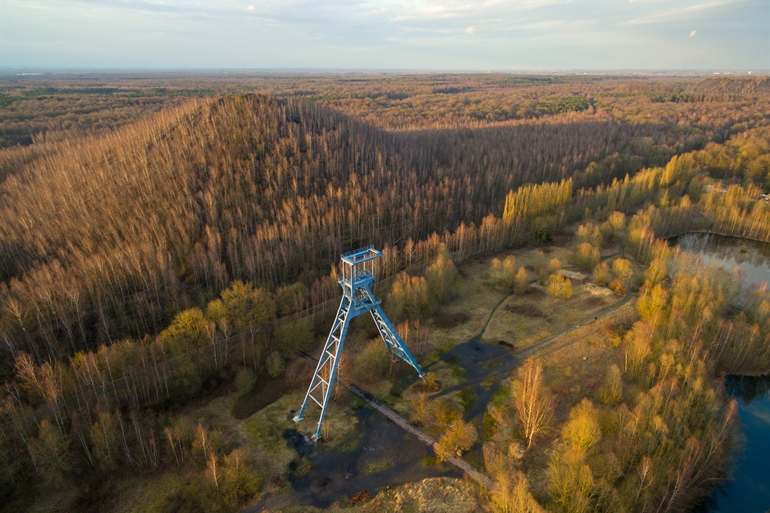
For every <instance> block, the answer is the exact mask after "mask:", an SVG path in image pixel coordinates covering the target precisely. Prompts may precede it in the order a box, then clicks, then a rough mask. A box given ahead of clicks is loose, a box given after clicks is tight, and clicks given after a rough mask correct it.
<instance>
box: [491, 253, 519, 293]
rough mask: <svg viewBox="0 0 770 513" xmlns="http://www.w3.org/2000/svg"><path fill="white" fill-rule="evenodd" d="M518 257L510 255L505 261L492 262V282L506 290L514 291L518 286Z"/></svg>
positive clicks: (495, 260) (496, 260) (494, 260)
mask: <svg viewBox="0 0 770 513" xmlns="http://www.w3.org/2000/svg"><path fill="white" fill-rule="evenodd" d="M515 266H516V257H515V256H513V255H508V256H507V257H505V260H502V261H501V260H499V259H497V258H495V259H493V260H492V273H491V274H492V281H493V282H494V284H495V285H500V286H502V287H503V288H504V289H505V290H512V289H513V288H514V286H515V285H516V267H515Z"/></svg>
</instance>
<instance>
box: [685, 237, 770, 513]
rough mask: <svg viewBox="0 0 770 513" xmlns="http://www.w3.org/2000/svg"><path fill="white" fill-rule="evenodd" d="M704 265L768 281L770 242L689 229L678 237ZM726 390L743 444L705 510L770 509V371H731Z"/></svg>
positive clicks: (753, 280)
mask: <svg viewBox="0 0 770 513" xmlns="http://www.w3.org/2000/svg"><path fill="white" fill-rule="evenodd" d="M675 242H676V243H677V244H678V246H679V247H680V248H681V249H682V250H684V251H687V252H689V253H692V254H695V255H697V256H699V257H700V258H701V259H702V260H703V263H704V264H706V265H711V264H713V265H718V266H720V267H724V268H725V269H727V270H732V269H733V268H734V267H738V268H739V269H740V270H741V272H742V273H743V276H744V282H745V284H746V285H750V284H761V283H763V282H765V283H770V245H768V244H762V243H759V242H753V241H746V240H742V239H736V238H732V237H722V236H718V235H708V234H687V235H683V236H681V237H679V238H677V240H676V241H675ZM725 388H726V389H727V391H728V392H729V393H730V394H732V395H733V396H735V397H736V398H737V399H738V404H739V410H738V411H739V415H740V420H741V429H742V431H743V440H742V442H743V443H742V448H741V451H740V453H739V454H737V455H736V459H735V461H734V463H733V468H732V469H731V472H730V474H731V476H732V480H731V481H729V482H727V483H726V484H724V485H723V486H721V487H720V488H719V489H717V490H716V492H715V493H714V495H713V496H712V497H711V498H710V500H709V501H708V503H707V504H706V505H705V506H704V507H703V509H702V510H701V511H702V512H704V513H717V512H718V513H739V512H740V513H743V512H757V513H763V512H766V511H770V377H768V376H765V377H744V376H729V377H728V378H727V379H726V380H725Z"/></svg>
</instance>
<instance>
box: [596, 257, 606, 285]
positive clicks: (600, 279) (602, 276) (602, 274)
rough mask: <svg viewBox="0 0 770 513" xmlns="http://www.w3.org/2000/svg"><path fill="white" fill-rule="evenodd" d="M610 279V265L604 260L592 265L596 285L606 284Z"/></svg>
mask: <svg viewBox="0 0 770 513" xmlns="http://www.w3.org/2000/svg"><path fill="white" fill-rule="evenodd" d="M609 279H610V266H608V265H607V263H606V262H602V263H600V264H599V265H597V266H596V267H594V281H595V282H596V284H597V285H600V286H602V287H603V286H604V285H607V282H609Z"/></svg>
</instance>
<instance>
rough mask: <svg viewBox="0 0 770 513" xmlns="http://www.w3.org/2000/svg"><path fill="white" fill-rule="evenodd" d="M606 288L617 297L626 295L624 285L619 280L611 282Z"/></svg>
mask: <svg viewBox="0 0 770 513" xmlns="http://www.w3.org/2000/svg"><path fill="white" fill-rule="evenodd" d="M607 286H608V287H609V288H610V290H612V291H613V292H614V293H615V294H617V295H618V296H622V295H623V294H625V293H626V284H625V283H623V282H622V281H620V280H612V281H611V282H610V283H609V285H607Z"/></svg>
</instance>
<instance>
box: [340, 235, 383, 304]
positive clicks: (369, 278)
mask: <svg viewBox="0 0 770 513" xmlns="http://www.w3.org/2000/svg"><path fill="white" fill-rule="evenodd" d="M381 256H382V251H378V250H376V249H374V248H373V247H372V246H369V247H368V248H361V249H357V250H355V251H349V252H347V253H343V254H342V256H341V259H342V277H341V278H340V280H339V281H340V284H341V285H342V288H343V289H344V290H345V294H348V295H351V296H352V294H353V291H354V290H355V289H357V288H359V287H362V286H364V285H368V284H370V283H371V282H373V281H374V280H375V278H376V277H375V275H374V260H376V259H378V258H380V257H381Z"/></svg>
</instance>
